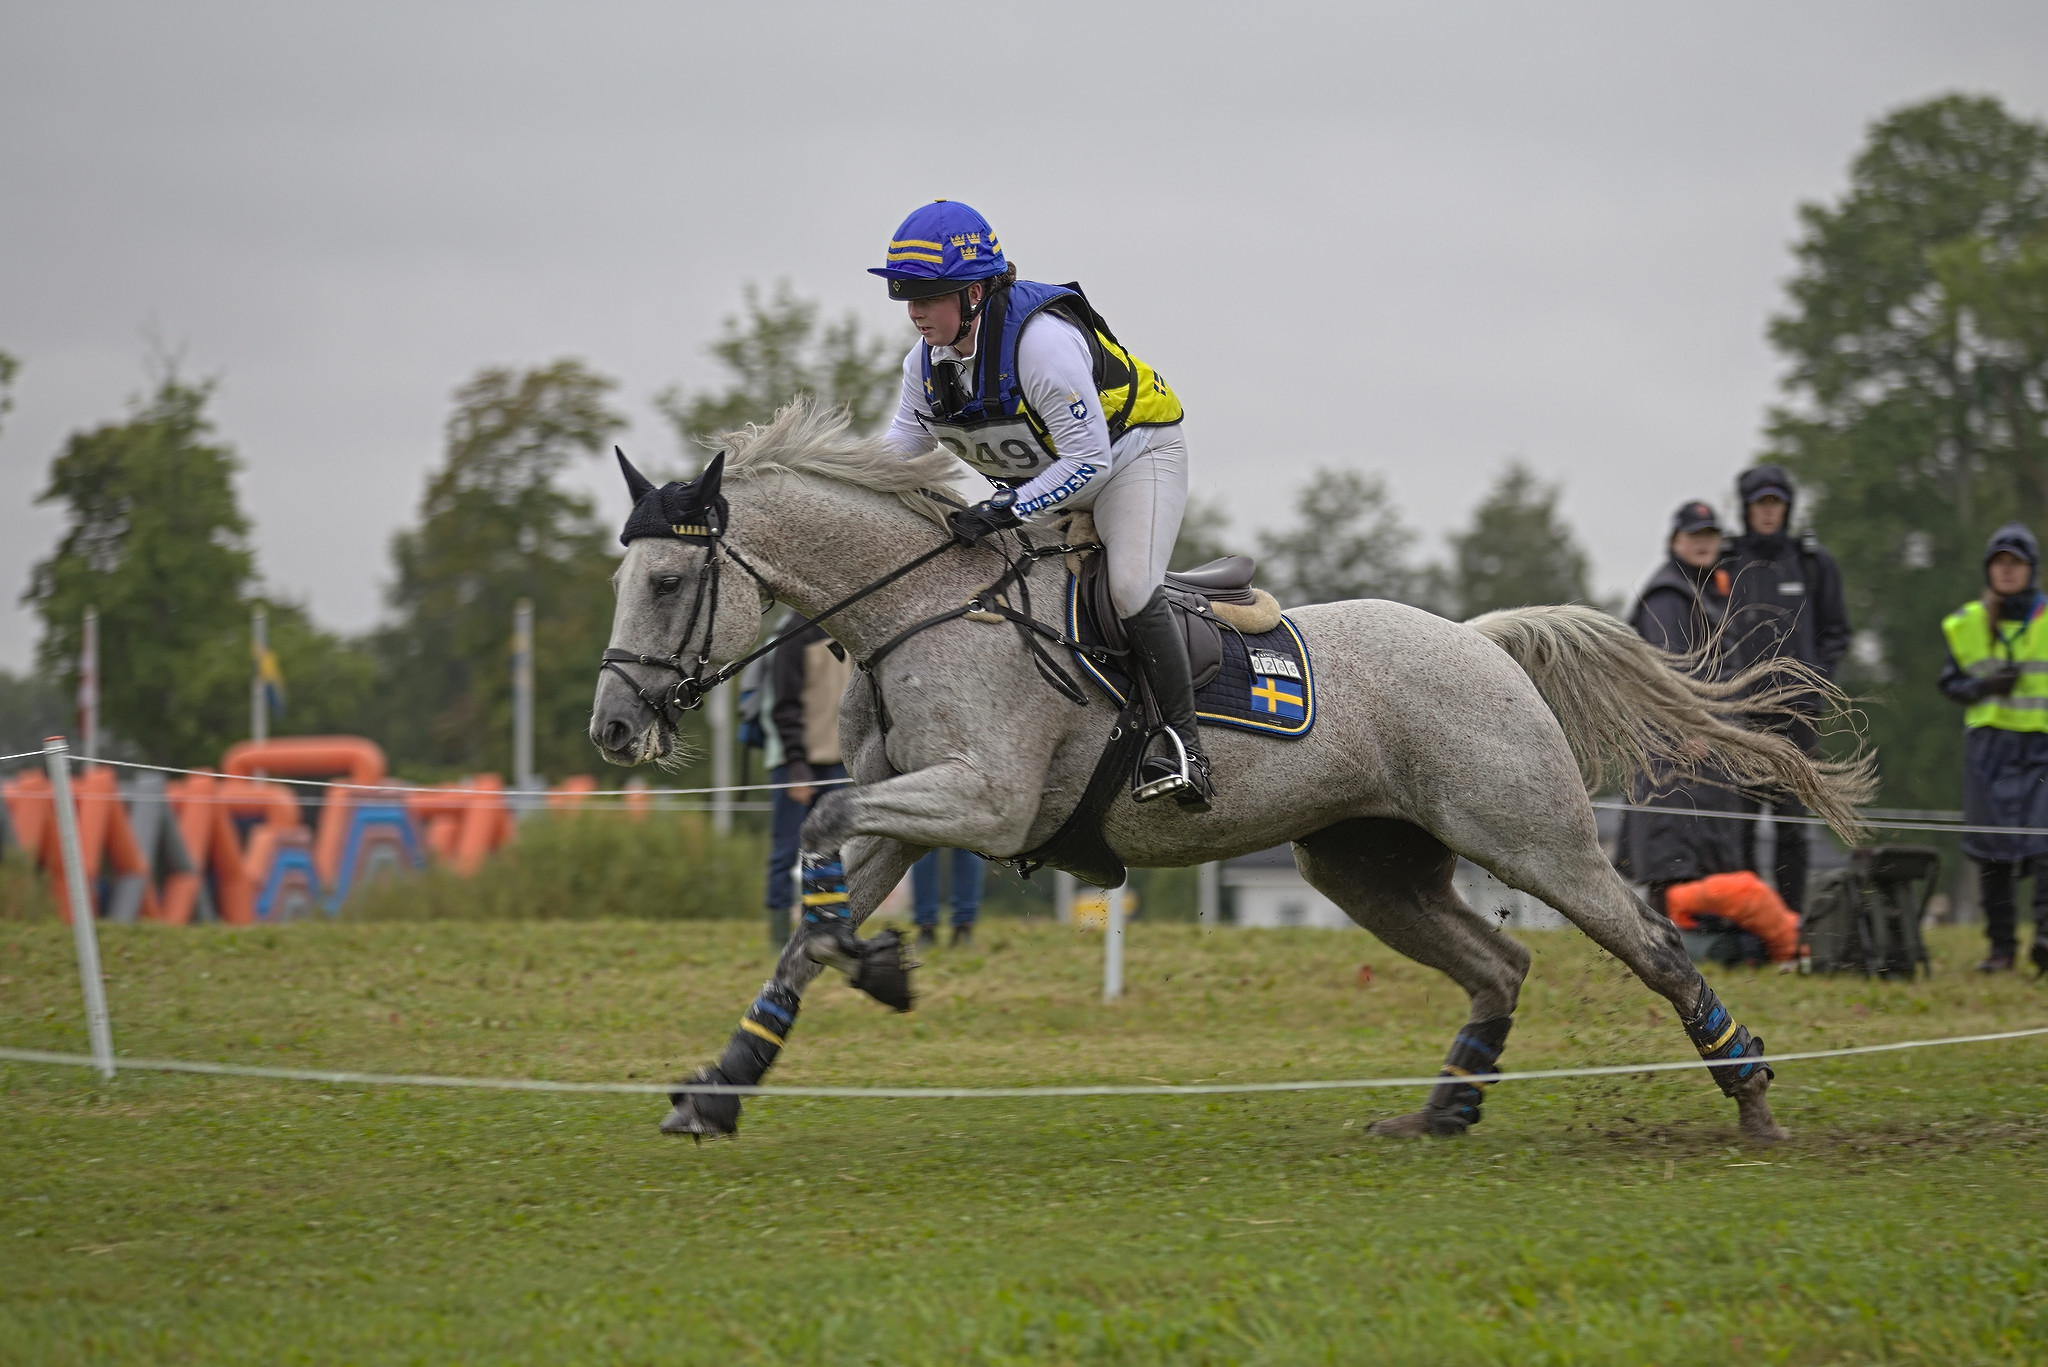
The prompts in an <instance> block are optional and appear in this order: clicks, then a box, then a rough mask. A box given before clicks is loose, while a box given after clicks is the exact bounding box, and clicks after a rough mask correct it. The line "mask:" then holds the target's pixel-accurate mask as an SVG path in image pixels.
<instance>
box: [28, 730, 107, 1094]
mask: <svg viewBox="0 0 2048 1367" xmlns="http://www.w3.org/2000/svg"><path fill="white" fill-rule="evenodd" d="M43 763H44V764H46V765H47V766H48V767H49V770H50V801H51V802H52V804H54V806H55V807H56V813H55V815H56V818H57V848H58V849H59V850H60V851H61V852H62V853H63V857H64V892H65V896H66V898H67V899H68V900H69V901H70V903H71V941H72V943H73V944H74V945H75V946H76V947H77V950H78V985H79V986H80V987H81V988H82V989H84V991H85V1033H86V1035H87V1036H88V1037H89V1038H90V1039H91V1040H92V1061H93V1066H94V1067H95V1068H97V1069H99V1073H100V1076H101V1077H105V1078H111V1077H112V1076H113V1075H114V1029H113V1026H112V1025H110V1024H109V1023H108V1021H107V984H106V981H105V980H104V979H102V978H101V977H100V937H99V926H98V925H97V924H96V919H97V918H96V916H95V913H94V911H93V905H92V898H91V897H89V896H88V895H87V894H86V888H85V852H84V851H83V850H82V849H81V848H80V847H79V843H78V808H77V807H75V806H73V805H72V802H71V746H70V745H69V744H68V743H67V742H66V741H65V739H64V737H62V736H51V737H50V738H49V739H47V740H45V741H44V742H43Z"/></svg>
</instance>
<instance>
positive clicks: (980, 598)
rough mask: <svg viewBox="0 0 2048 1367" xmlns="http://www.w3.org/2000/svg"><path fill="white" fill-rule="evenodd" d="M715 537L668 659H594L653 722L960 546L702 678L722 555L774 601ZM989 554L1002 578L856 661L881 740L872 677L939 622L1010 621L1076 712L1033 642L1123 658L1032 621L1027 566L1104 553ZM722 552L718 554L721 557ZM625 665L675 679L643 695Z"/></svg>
mask: <svg viewBox="0 0 2048 1367" xmlns="http://www.w3.org/2000/svg"><path fill="white" fill-rule="evenodd" d="M720 536H722V532H714V533H713V534H712V536H711V537H710V538H708V539H707V540H706V542H705V545H704V566H703V568H702V569H701V570H699V571H698V574H697V594H696V597H695V598H694V599H693V600H692V601H691V604H690V617H689V621H688V622H687V623H685V624H684V627H683V635H682V639H681V640H680V641H678V642H677V643H676V648H675V651H674V653H672V654H669V655H666V656H663V655H641V654H637V653H635V652H633V651H630V650H620V649H618V648H616V647H612V646H607V647H606V648H605V652H604V654H603V655H602V656H601V657H600V658H599V660H598V668H599V669H600V670H606V669H608V670H610V671H611V672H612V673H614V674H616V675H618V676H619V678H620V679H622V680H624V681H625V684H626V686H627V687H628V688H630V689H632V690H633V696H635V697H637V698H638V699H639V700H640V701H641V702H643V703H645V704H646V705H647V706H648V707H649V708H651V709H653V711H654V714H655V715H656V716H657V717H659V718H660V719H661V720H662V721H665V722H668V723H669V725H671V726H674V725H676V724H677V721H675V720H671V719H670V713H671V711H673V712H676V713H683V712H692V711H695V710H696V709H697V708H699V707H701V706H703V705H704V698H705V696H706V695H707V694H709V693H710V692H711V690H712V689H714V688H716V687H718V686H719V685H720V684H722V683H724V682H726V681H727V680H728V679H730V678H732V677H733V676H734V675H735V674H738V673H739V672H740V671H741V670H743V669H745V668H746V667H747V666H748V665H750V664H752V663H753V662H754V661H756V660H758V659H760V658H761V657H762V656H763V655H766V654H768V653H769V652H771V651H773V650H774V649H775V648H776V647H777V646H779V645H781V644H782V643H783V642H784V641H787V640H789V639H790V638H791V637H793V636H798V635H801V634H802V633H804V632H806V631H809V630H810V629H811V628H812V627H814V626H816V625H817V624H818V623H820V622H822V621H824V620H826V619H827V618H829V617H832V616H835V615H837V614H838V613H840V612H843V611H845V610H846V609H847V608H850V607H852V606H853V605H854V604H855V603H858V602H860V601H861V600H862V599H863V598H866V597H867V596H868V595H870V594H872V593H876V592H879V591H880V590H882V589H885V588H887V587H888V586H889V585H891V584H893V583H895V582H896V581H897V580H899V579H901V578H903V577H904V576H905V575H907V574H909V573H911V572H912V571H914V570H917V569H921V568H923V567H924V566H925V565H928V564H930V563H931V562H932V561H934V560H936V559H938V558H939V557H940V556H942V555H944V554H945V553H946V552H947V551H950V550H954V549H956V548H959V547H961V546H962V545H963V543H962V542H960V541H958V540H955V539H953V538H950V537H949V538H947V540H946V541H944V542H943V543H941V544H940V545H937V546H934V547H933V548H932V549H930V550H928V551H926V552H925V553H924V554H922V555H920V556H917V557H916V558H914V559H912V560H909V561H907V562H905V563H904V564H902V565H899V566H897V567H896V568H895V569H893V570H891V571H889V572H888V573H887V574H885V575H883V576H882V577H881V578H879V579H877V580H875V581H873V582H872V583H869V584H866V585H864V586H863V587H861V588H859V589H856V590H855V591H854V592H852V593H850V594H848V595H847V596H846V597H844V598H842V599H840V600H839V601H838V602H836V603H834V604H832V606H830V607H828V608H826V609H825V610H824V611H823V612H820V613H818V614H817V615H816V616H813V617H806V618H804V619H803V620H802V621H800V622H798V623H796V624H795V625H793V626H791V627H790V628H789V629H788V630H787V631H784V632H783V633H782V634H781V635H779V636H776V637H775V638H774V639H772V640H770V641H768V642H766V643H765V644H763V645H761V646H758V647H756V648H755V649H754V650H753V651H751V652H749V653H748V654H746V655H742V656H741V657H740V658H739V659H737V660H733V661H731V662H729V663H727V664H726V665H724V666H723V667H721V668H719V669H717V670H715V671H713V672H712V673H710V674H708V675H707V674H706V673H705V672H704V671H705V669H706V668H708V667H709V665H710V664H711V641H712V637H713V634H714V632H715V631H716V628H717V625H718V584H719V567H720V566H721V565H722V564H724V557H725V556H730V557H731V559H732V562H733V563H734V564H735V565H738V566H739V567H740V568H741V569H743V570H745V571H746V572H747V573H748V574H749V575H750V576H752V577H753V580H754V582H755V583H757V584H759V585H760V586H761V587H762V589H763V590H765V591H766V592H767V594H768V596H769V597H770V598H771V599H772V598H774V597H775V596H776V595H775V586H774V585H772V584H770V583H769V582H768V581H767V579H765V578H764V577H762V575H761V572H760V571H759V570H757V569H755V568H754V567H753V566H752V565H749V564H748V563H747V561H746V557H744V556H742V555H741V554H740V553H739V552H738V551H737V550H735V549H734V548H733V547H731V546H721V545H720V544H719V538H720ZM1018 539H1019V540H1020V541H1021V540H1023V538H1022V537H1021V536H1020V537H1019V538H1018ZM992 549H994V550H996V551H997V553H998V554H1002V555H1003V558H1004V559H1005V560H1007V561H1008V562H1009V568H1008V569H1007V570H1005V571H1004V572H1003V574H1002V576H1001V577H1000V578H998V579H997V580H996V581H995V582H994V583H992V584H990V585H989V586H988V587H987V588H984V589H982V590H981V591H980V592H978V593H976V594H975V596H974V597H972V598H970V599H968V600H967V601H966V602H965V603H963V604H962V605H960V606H959V607H957V608H950V609H948V610H947V611H945V612H941V613H938V614H937V615H935V616H932V617H927V618H925V619H924V620H923V621H920V622H915V623H913V624H912V625H910V626H908V627H906V628H904V629H903V630H902V631H899V632H897V633H896V634H895V635H894V636H892V637H890V638H889V639H888V640H886V641H884V642H883V643H882V644H881V645H879V646H877V647H876V648H875V649H874V650H873V651H871V652H869V654H868V657H867V659H865V660H862V661H860V662H859V664H860V668H861V672H862V673H864V674H866V675H867V677H868V684H869V687H870V688H871V689H872V690H873V691H874V697H875V706H876V713H877V716H878V719H879V720H880V722H881V726H882V730H883V732H884V733H885V734H886V733H887V731H888V729H889V720H888V718H889V713H888V709H887V708H886V707H885V706H884V705H883V703H882V690H881V682H880V680H879V678H878V677H877V675H876V673H875V671H876V670H877V669H878V668H879V667H880V665H881V663H882V661H883V659H884V658H885V657H887V656H888V655H889V653H890V652H892V651H894V650H895V649H896V648H897V647H898V646H900V645H902V644H903V643H904V642H905V641H908V640H909V639H910V638H911V637H913V636H916V635H918V634H920V633H922V632H925V631H929V630H930V629H931V628H933V627H935V626H939V625H941V624H943V623H946V622H951V621H954V620H956V619H958V618H961V617H965V616H967V615H968V614H969V613H972V612H982V613H987V614H988V615H990V616H993V617H1001V618H1005V619H1007V620H1009V621H1011V622H1013V623H1015V624H1016V626H1017V632H1018V635H1019V636H1021V637H1022V638H1023V640H1024V644H1025V646H1026V647H1027V648H1028V649H1029V650H1030V652H1031V657H1032V660H1031V662H1032V664H1034V665H1035V666H1037V669H1038V673H1039V675H1040V677H1042V678H1044V679H1045V681H1046V682H1047V683H1049V684H1051V685H1052V686H1053V687H1054V688H1055V689H1057V690H1058V691H1059V692H1060V693H1061V694H1062V695H1064V696H1065V697H1066V698H1067V699H1068V700H1069V701H1071V702H1073V703H1075V704H1077V705H1079V706H1083V707H1085V706H1087V703H1088V699H1087V695H1086V693H1085V692H1083V690H1082V688H1081V685H1080V684H1079V683H1077V682H1076V681H1075V680H1074V679H1073V677H1072V676H1071V675H1069V674H1068V673H1067V672H1066V670H1065V669H1063V668H1061V667H1060V664H1059V661H1057V660H1055V659H1053V658H1052V657H1051V656H1050V655H1049V654H1048V653H1047V652H1046V649H1045V647H1044V646H1042V645H1040V644H1039V642H1038V640H1037V639H1036V637H1038V636H1043V637H1044V638H1046V639H1047V640H1049V641H1052V642H1054V643H1055V644H1057V645H1060V646H1063V647H1065V648H1067V649H1069V650H1078V651H1080V652H1082V653H1083V654H1085V655H1087V656H1088V657H1089V658H1091V659H1094V660H1096V661H1097V662H1098V663H1103V662H1106V661H1107V660H1108V659H1109V658H1110V657H1112V656H1117V655H1123V654H1126V653H1127V652H1125V651H1121V650H1112V649H1110V648H1108V647H1106V646H1088V645H1083V644H1082V643H1081V642H1079V641H1075V640H1069V639H1068V638H1067V636H1066V634H1065V633H1063V632H1059V631H1055V630H1053V629H1052V628H1051V627H1048V626H1046V625H1045V624H1044V623H1042V622H1040V621H1038V620H1037V619H1036V618H1034V617H1032V616H1031V615H1030V588H1029V586H1028V585H1027V584H1026V582H1025V581H1026V579H1027V578H1028V576H1029V575H1030V573H1031V568H1032V566H1033V565H1035V564H1037V563H1038V562H1039V561H1040V560H1045V559H1048V558H1050V557H1052V556H1056V555H1072V554H1075V553H1077V552H1084V553H1085V552H1088V551H1100V550H1101V549H1102V547H1101V545H1100V544H1099V543H1097V542H1089V543H1087V544H1085V545H1081V546H1069V545H1067V544H1065V543H1064V542H1062V543H1061V544H1059V545H1056V546H1033V545H1032V544H1031V543H1030V542H1028V541H1025V542H1024V552H1023V554H1022V555H1019V556H1016V557H1011V556H1009V555H1008V554H1007V553H1005V552H1003V551H1002V549H1001V547H1000V546H993V547H992ZM721 550H722V551H723V555H721V554H720V552H721ZM1013 582H1014V583H1015V584H1016V585H1017V589H1018V592H1019V596H1020V597H1021V598H1022V600H1023V602H1024V606H1025V611H1023V612H1019V611H1017V610H1016V609H1015V608H1012V607H1011V606H1010V605H1009V604H1007V603H1005V602H1003V601H1002V592H1003V590H1004V588H1005V587H1007V586H1008V585H1009V584H1011V583H1013ZM707 602H708V603H709V604H710V612H709V614H708V615H707V614H706V613H705V605H706V603H707ZM700 616H702V617H704V643H703V646H702V648H701V649H700V650H699V651H698V654H697V657H696V659H695V660H693V661H692V662H691V663H690V665H689V667H687V668H686V667H685V666H684V663H683V652H684V651H685V650H686V649H687V648H688V646H689V644H690V638H691V637H693V636H695V635H696V634H697V619H698V618H699V617H700ZM628 664H637V665H647V666H651V667H653V668H656V669H667V670H671V671H673V672H674V673H675V675H676V681H675V682H674V683H672V684H670V685H669V686H668V687H666V688H664V689H661V690H659V691H657V692H652V693H650V692H649V691H648V690H647V689H645V688H642V687H641V686H640V684H639V683H638V682H636V681H635V680H634V678H633V676H632V675H630V674H628V673H627V672H626V671H625V670H623V669H621V668H620V667H619V666H621V665H628Z"/></svg>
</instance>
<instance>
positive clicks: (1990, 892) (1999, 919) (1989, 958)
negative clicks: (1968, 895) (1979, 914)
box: [1977, 860, 2019, 973]
mask: <svg viewBox="0 0 2048 1367" xmlns="http://www.w3.org/2000/svg"><path fill="white" fill-rule="evenodd" d="M1977 877H1978V884H1977V886H1978V888H1979V893H1978V900H1979V901H1980V902H1981V903H1982V905H1983V907H1984V934H1985V936H1986V937H1987V938H1988V939H1989V940H1990V941H1991V952H1990V953H1989V954H1986V955H1985V956H1984V962H1983V963H1981V964H1978V965H1977V971H1978V972H1979V973H2010V972H2011V971H2012V961H2013V954H2014V951H2015V950H2017V949H2018V948H2019V925H2018V917H2017V916H2016V914H2015V912H2014V907H2013V892H2014V888H2013V882H2014V879H2013V867H2012V865H2010V864H2008V863H2005V862H2004V861H2002V860H1995V861H1988V862H1985V863H1981V864H1979V865H1978V866H1977Z"/></svg>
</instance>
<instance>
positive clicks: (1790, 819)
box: [1593, 802, 2048, 835]
mask: <svg viewBox="0 0 2048 1367" xmlns="http://www.w3.org/2000/svg"><path fill="white" fill-rule="evenodd" d="M1593 806H1594V807H1595V808H1596V809H1597V810H1599V811H1603V812H1645V813H1650V814H1652V815H1656V816H1703V817H1708V818H1711V819H1713V820H1716V821H1783V822H1786V823H1788V824H1790V825H1794V826H1825V825H1827V824H1828V823H1827V822H1825V821H1823V820H1821V819H1820V818H1819V817H1817V816H1773V815H1767V814H1765V813H1763V812H1710V811H1702V810H1700V809H1699V808H1697V807H1638V806H1636V805H1635V804H1633V803H1629V802H1595V803H1594V804H1593ZM1861 819H1862V821H1863V824H1864V825H1865V826H1867V827H1869V828H1871V829H1872V830H1879V831H1938V832H1942V833H1945V834H1948V835H2048V827H2042V826H1967V825H1964V824H1963V823H1962V822H1960V821H1928V820H1890V821H1886V820H1880V819H1878V818H1876V817H1864V818H1861Z"/></svg>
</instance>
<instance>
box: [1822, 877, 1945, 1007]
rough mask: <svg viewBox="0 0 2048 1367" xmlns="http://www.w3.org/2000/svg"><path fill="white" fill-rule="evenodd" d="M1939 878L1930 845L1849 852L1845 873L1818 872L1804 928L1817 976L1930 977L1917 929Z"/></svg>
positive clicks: (1930, 971) (1923, 942)
mask: <svg viewBox="0 0 2048 1367" xmlns="http://www.w3.org/2000/svg"><path fill="white" fill-rule="evenodd" d="M1940 876H1941V855H1940V853H1939V852H1938V851H1936V850H1933V849H1931V848H1929V847H1928V846H1926V845H1872V846H1867V847H1864V848H1860V849H1856V850H1852V851H1850V854H1849V863H1848V865H1847V866H1845V867H1843V868H1839V869H1821V870H1817V871H1815V872H1814V873H1813V874H1812V875H1811V876H1810V877H1808V879H1807V881H1806V911H1805V915H1804V917H1803V918H1802V920H1801V922H1800V934H1801V935H1802V936H1803V937H1804V938H1805V941H1806V946H1807V952H1808V955H1809V956H1810V962H1811V966H1812V971H1813V972H1815V973H1862V974H1866V975H1868V976H1870V977H1873V978H1896V979H1901V980H1904V979H1910V978H1912V977H1913V976H1914V975H1915V974H1917V973H1919V972H1920V971H1921V970H1923V969H1924V970H1926V971H1927V972H1928V973H1930V974H1931V973H1932V972H1933V971H1934V966H1933V964H1932V962H1931V961H1930V960H1929V958H1928V956H1927V945H1926V942H1925V941H1924V940H1923V939H1922V938H1921V935H1920V922H1921V919H1922V917H1924V916H1925V915H1926V912H1927V900H1928V898H1930V897H1931V896H1933V894H1934V887H1935V884H1936V883H1937V882H1938V881H1939V880H1940Z"/></svg>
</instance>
